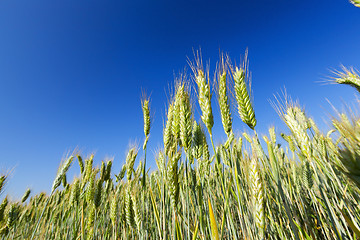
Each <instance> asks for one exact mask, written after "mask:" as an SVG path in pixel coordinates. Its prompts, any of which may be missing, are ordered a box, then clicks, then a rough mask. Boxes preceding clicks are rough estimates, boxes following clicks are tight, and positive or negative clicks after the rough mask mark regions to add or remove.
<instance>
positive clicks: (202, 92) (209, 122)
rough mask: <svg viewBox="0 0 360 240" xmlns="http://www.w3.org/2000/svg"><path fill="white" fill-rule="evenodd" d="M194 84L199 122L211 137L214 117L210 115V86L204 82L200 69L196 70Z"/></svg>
mask: <svg viewBox="0 0 360 240" xmlns="http://www.w3.org/2000/svg"><path fill="white" fill-rule="evenodd" d="M195 79H196V84H197V86H198V101H199V105H200V109H201V113H202V115H201V120H202V121H203V123H204V124H205V126H206V128H207V129H208V131H209V134H210V135H212V127H213V125H214V117H213V114H212V108H211V94H210V85H209V83H208V82H207V81H206V78H205V75H204V71H203V70H202V69H200V68H199V69H197V71H196V76H195Z"/></svg>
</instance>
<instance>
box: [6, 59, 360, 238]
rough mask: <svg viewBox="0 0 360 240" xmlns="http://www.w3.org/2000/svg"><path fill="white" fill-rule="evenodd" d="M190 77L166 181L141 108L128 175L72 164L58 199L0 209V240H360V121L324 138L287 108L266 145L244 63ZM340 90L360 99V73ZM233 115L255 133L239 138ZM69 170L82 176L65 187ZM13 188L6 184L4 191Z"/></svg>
mask: <svg viewBox="0 0 360 240" xmlns="http://www.w3.org/2000/svg"><path fill="white" fill-rule="evenodd" d="M191 66H192V70H193V76H192V80H191V77H189V80H187V79H185V78H182V80H181V81H178V82H177V83H176V84H175V89H174V93H172V96H173V97H172V99H170V102H169V104H168V111H167V116H166V119H165V123H164V129H163V143H164V144H163V149H161V150H159V151H158V153H157V155H156V157H155V160H156V164H157V167H158V168H157V170H154V171H150V172H149V171H148V169H145V168H146V164H145V163H146V146H147V142H148V141H149V139H150V141H151V138H149V136H150V134H151V120H152V119H151V117H150V116H151V108H150V104H149V103H150V99H149V98H144V99H143V101H142V109H143V116H144V134H145V140H144V144H143V147H142V150H141V149H139V148H137V147H132V148H130V149H129V152H128V154H127V157H126V160H125V164H124V166H122V168H121V171H120V172H119V173H116V174H115V173H114V172H112V161H107V162H104V161H103V162H102V163H101V166H100V167H96V166H93V159H94V156H93V155H90V156H88V157H86V158H85V157H84V158H83V156H81V155H80V154H77V153H74V154H73V155H71V156H69V157H68V158H67V159H65V160H64V162H63V163H62V164H61V166H60V168H59V171H58V174H57V176H56V178H55V180H54V182H53V187H52V189H51V192H50V194H49V195H48V194H45V193H41V194H38V195H35V196H31V197H30V199H28V197H29V196H30V195H31V194H30V190H28V191H26V192H25V194H24V196H23V198H22V199H21V201H18V202H13V201H9V200H8V197H5V198H4V199H3V200H2V202H1V204H0V237H1V239H359V238H360V227H359V224H360V221H359V220H360V208H359V202H360V195H359V193H360V191H359V190H360V189H359V188H360V119H359V118H355V117H347V116H346V115H340V116H339V117H337V118H334V119H333V121H332V122H333V129H332V130H331V131H329V132H327V133H322V132H320V131H319V130H318V127H317V126H316V124H315V123H314V121H313V120H312V119H311V118H309V117H307V116H306V114H305V112H304V110H303V109H301V108H300V107H299V105H297V104H294V103H291V102H289V101H285V103H284V104H283V105H277V107H278V111H279V114H280V117H281V118H282V119H283V121H284V122H285V123H286V125H287V127H288V131H286V133H276V132H275V129H274V128H270V129H269V132H268V133H267V134H265V135H263V136H261V137H260V136H259V135H258V134H257V132H256V131H255V130H254V129H255V127H256V119H255V112H254V108H253V106H252V103H251V101H250V99H251V95H250V86H249V81H248V78H247V76H248V74H247V71H248V68H247V64H246V61H244V64H243V65H242V66H235V65H232V64H231V63H230V61H229V58H228V57H226V56H222V57H221V59H220V61H219V64H218V67H217V68H216V69H217V70H216V71H215V73H214V74H213V75H211V74H209V71H207V70H205V69H204V68H203V66H202V63H201V59H197V61H195V63H194V64H192V65H191ZM210 76H215V77H214V79H210ZM213 81H215V84H211V82H213ZM334 81H335V82H338V83H344V84H348V85H350V86H353V87H355V88H356V89H359V87H360V86H359V81H360V78H359V76H358V75H357V73H356V72H355V70H346V69H345V71H344V72H343V73H339V74H338V75H337V76H336V78H334ZM213 85H215V86H217V87H216V88H214V89H212V88H211V86H213ZM230 86H231V87H230ZM192 87H194V88H195V89H196V93H197V94H196V98H197V99H193V98H192V97H191V96H193V94H191V93H190V92H189V91H190V89H192ZM213 93H215V94H213ZM230 93H233V94H232V95H231V94H230ZM212 96H217V100H218V104H217V105H216V104H214V102H215V100H216V98H215V97H212ZM231 99H233V100H234V101H231ZM196 102H198V104H199V109H200V111H201V112H200V115H201V117H200V118H199V119H196V118H195V114H194V108H195V103H196ZM231 102H232V103H234V104H236V106H231V105H232V104H231ZM215 106H219V107H220V109H219V112H220V114H221V121H220V119H219V120H216V119H214V117H213V114H212V112H213V110H214V109H213V108H214V107H215ZM232 109H236V110H237V111H238V113H239V117H240V118H241V119H242V120H243V122H244V123H245V124H247V125H248V126H249V133H244V134H242V135H241V136H235V134H234V133H233V132H234V131H233V123H232V119H233V118H234V117H236V116H237V115H236V112H235V114H234V113H233V115H232V112H231V111H232ZM220 123H222V125H223V128H224V131H225V133H226V135H227V137H228V139H227V140H226V141H225V142H224V143H222V144H219V145H217V146H214V144H213V131H212V127H213V125H214V124H220ZM261 138H262V139H263V140H264V141H262V140H261ZM279 138H281V140H279ZM262 142H263V143H265V144H262ZM280 142H282V143H283V144H280ZM284 143H285V144H284ZM142 151H143V152H142ZM140 156H145V157H144V158H142V159H140ZM140 160H141V161H140ZM76 162H77V163H76ZM135 163H138V164H135ZM72 164H79V166H80V173H79V177H75V178H74V179H73V180H72V182H68V181H67V177H66V174H67V171H68V169H69V168H70V167H71V165H72ZM6 180H7V176H2V177H1V178H0V189H1V188H2V187H3V186H4V184H5V183H6ZM61 185H62V187H61ZM0 192H1V190H0Z"/></svg>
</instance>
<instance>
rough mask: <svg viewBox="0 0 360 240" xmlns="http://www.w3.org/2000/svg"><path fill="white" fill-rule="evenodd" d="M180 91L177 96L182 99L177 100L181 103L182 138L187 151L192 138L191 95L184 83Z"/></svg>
mask: <svg viewBox="0 0 360 240" xmlns="http://www.w3.org/2000/svg"><path fill="white" fill-rule="evenodd" d="M178 91H179V92H180V94H179V95H178V94H177V95H176V97H179V98H180V99H179V100H176V101H178V102H179V103H180V139H181V144H182V146H183V147H184V149H185V151H188V150H189V148H190V147H191V140H192V139H191V134H192V110H191V104H190V96H189V94H188V92H187V90H186V89H185V86H184V85H182V86H180V87H179V88H178Z"/></svg>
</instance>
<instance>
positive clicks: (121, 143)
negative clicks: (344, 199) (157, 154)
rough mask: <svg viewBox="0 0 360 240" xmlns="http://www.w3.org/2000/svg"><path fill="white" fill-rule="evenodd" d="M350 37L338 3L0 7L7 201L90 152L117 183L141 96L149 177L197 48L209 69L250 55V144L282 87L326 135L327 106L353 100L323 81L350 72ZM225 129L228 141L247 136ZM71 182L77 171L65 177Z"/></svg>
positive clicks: (0, 146)
mask: <svg viewBox="0 0 360 240" xmlns="http://www.w3.org/2000/svg"><path fill="white" fill-rule="evenodd" d="M359 26H360V9H359V8H356V7H354V6H352V5H351V4H350V3H348V2H347V1H346V0H333V1H323V0H319V1H310V0H306V1H285V0H279V1H270V0H258V1H250V0H248V1H242V0H237V1H226V0H223V1H202V0H195V1H142V0H135V1H111V0H108V1H91V0H90V1H80V0H79V1H69V0H63V1H45V0H33V1H20V0H13V1H10V0H2V1H0V36H1V37H0V114H1V115H0V133H1V134H0V171H2V172H7V171H11V174H10V178H9V182H8V185H7V187H6V192H5V194H9V195H11V196H13V197H14V198H19V197H21V195H22V193H23V192H24V191H25V189H26V188H27V187H30V188H32V189H33V190H34V191H35V192H36V193H37V192H39V191H49V190H50V188H51V184H52V181H53V179H54V177H55V174H56V171H57V167H58V165H59V162H60V160H61V158H62V156H63V155H64V154H66V153H67V152H68V151H72V150H73V149H74V148H75V147H78V148H79V149H80V150H81V151H82V153H83V154H84V155H87V154H89V153H91V152H95V153H96V155H95V163H96V164H99V163H100V161H101V160H103V159H105V158H106V157H114V164H113V166H114V168H113V170H114V173H117V172H118V171H119V170H120V167H121V165H122V164H123V163H124V161H125V155H126V151H127V149H128V146H129V143H132V142H138V143H140V145H141V142H142V141H143V128H142V126H143V125H142V124H143V120H142V112H141V106H140V98H141V92H142V89H143V90H145V91H146V92H147V93H148V94H151V110H152V114H153V116H154V119H153V125H152V129H151V138H150V142H149V145H148V146H149V166H150V167H151V168H152V169H155V164H154V160H153V159H154V158H153V152H154V151H155V150H157V149H158V148H159V147H160V146H161V143H162V138H161V134H162V124H163V120H164V112H165V103H166V102H167V96H168V95H169V93H168V87H169V86H171V84H172V83H173V79H174V75H177V74H178V73H180V72H182V71H183V70H184V68H185V67H187V57H189V58H190V59H191V58H192V56H193V52H192V51H193V49H198V48H199V47H201V50H202V54H203V58H204V61H206V60H208V59H210V64H211V66H214V64H215V62H216V61H217V59H218V55H219V50H222V51H225V52H227V53H229V55H230V57H231V58H232V59H233V60H234V61H237V62H239V61H240V56H241V55H243V54H244V52H245V49H246V48H248V49H249V62H250V70H251V72H252V82H253V83H252V85H253V93H254V107H255V112H256V117H257V121H258V125H257V131H258V132H260V133H266V131H267V128H268V127H269V126H272V125H276V127H277V131H278V132H280V131H281V130H283V129H285V128H284V126H283V125H282V124H281V123H280V121H279V117H278V116H277V114H276V112H275V111H274V109H273V108H272V107H271V105H270V104H269V100H273V99H274V98H273V94H276V93H278V92H281V89H283V88H284V87H286V89H287V92H288V94H289V95H290V96H291V97H292V98H293V99H298V100H299V102H300V103H301V105H302V106H304V107H305V108H306V110H307V113H308V115H310V116H312V117H313V118H315V120H316V122H317V123H319V124H320V125H321V126H322V127H323V128H324V129H326V127H327V125H326V124H327V123H326V122H325V121H324V120H327V119H329V117H330V116H332V115H334V114H335V113H334V112H333V111H332V109H331V107H330V105H329V104H328V102H327V101H326V100H325V99H326V98H327V99H329V100H330V101H331V103H332V104H333V105H334V106H335V107H337V108H339V109H341V108H342V106H343V105H344V103H346V104H350V105H351V104H352V103H354V102H355V99H356V92H355V91H354V90H353V89H351V88H349V87H346V86H336V85H324V84H322V83H321V81H323V80H324V79H326V78H328V77H329V76H331V73H330V71H329V69H339V67H340V64H343V65H345V66H354V67H355V68H357V69H360V44H359V43H360V30H359ZM188 72H190V71H188ZM213 100H215V98H214V99H213ZM213 106H214V108H215V107H217V105H216V103H215V102H214V104H213ZM357 107H358V106H357ZM216 111H217V110H216ZM233 117H234V128H235V129H237V130H236V131H237V132H238V133H239V132H241V131H243V130H248V129H247V126H246V125H244V124H243V123H241V122H240V120H239V118H238V115H237V114H236V112H235V111H233ZM214 132H215V135H216V137H215V142H219V141H220V140H221V139H224V138H225V135H224V133H223V131H222V126H221V121H220V118H219V115H218V113H217V112H215V126H214ZM142 155H143V154H142V152H140V154H139V156H140V157H142ZM78 171H79V170H78V167H77V165H76V164H75V165H74V166H73V167H72V169H71V171H70V174H71V176H73V175H74V174H78ZM69 178H70V179H69V180H71V177H69Z"/></svg>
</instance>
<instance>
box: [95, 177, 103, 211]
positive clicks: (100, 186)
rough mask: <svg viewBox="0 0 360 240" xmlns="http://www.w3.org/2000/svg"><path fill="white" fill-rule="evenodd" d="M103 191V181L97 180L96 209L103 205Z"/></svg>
mask: <svg viewBox="0 0 360 240" xmlns="http://www.w3.org/2000/svg"><path fill="white" fill-rule="evenodd" d="M102 189H103V181H102V179H97V180H96V184H95V189H94V205H95V208H96V209H97V208H99V206H100V204H101V192H102Z"/></svg>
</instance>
